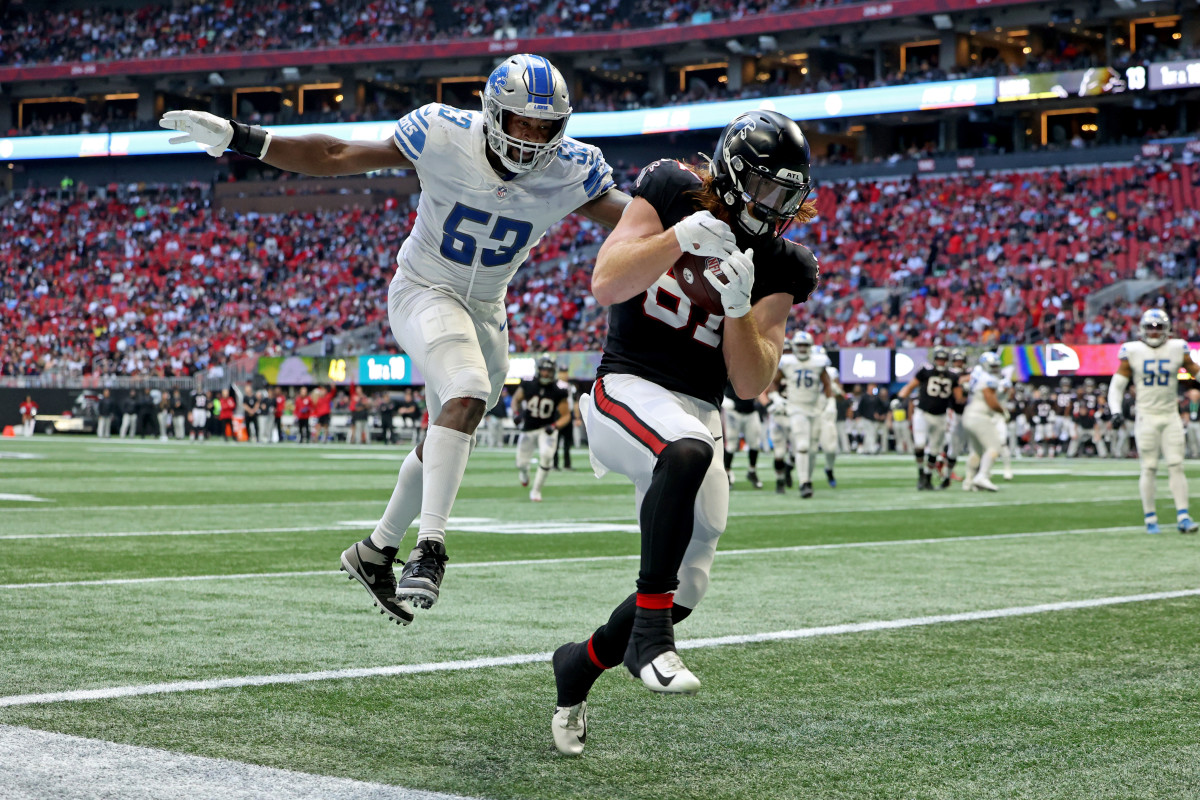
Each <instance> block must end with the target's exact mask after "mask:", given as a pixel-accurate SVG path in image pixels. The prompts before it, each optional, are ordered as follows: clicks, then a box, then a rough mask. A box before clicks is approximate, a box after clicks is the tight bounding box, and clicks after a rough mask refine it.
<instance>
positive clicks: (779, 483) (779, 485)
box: [775, 478, 787, 494]
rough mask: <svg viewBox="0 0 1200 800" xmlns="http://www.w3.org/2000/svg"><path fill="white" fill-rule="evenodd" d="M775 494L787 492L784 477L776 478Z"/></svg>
mask: <svg viewBox="0 0 1200 800" xmlns="http://www.w3.org/2000/svg"><path fill="white" fill-rule="evenodd" d="M775 494H787V489H786V488H785V485H784V481H783V478H776V479H775Z"/></svg>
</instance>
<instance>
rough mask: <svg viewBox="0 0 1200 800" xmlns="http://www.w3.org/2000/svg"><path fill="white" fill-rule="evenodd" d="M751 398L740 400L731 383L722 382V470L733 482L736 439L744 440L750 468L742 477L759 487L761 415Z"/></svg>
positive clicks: (760, 486) (760, 485) (737, 445)
mask: <svg viewBox="0 0 1200 800" xmlns="http://www.w3.org/2000/svg"><path fill="white" fill-rule="evenodd" d="M756 399H757V398H753V399H750V400H743V399H742V398H740V397H738V396H737V392H735V391H734V390H733V385H732V384H729V383H727V384H725V399H724V400H722V401H721V410H722V411H724V412H725V413H724V414H722V417H724V420H725V433H724V436H725V472H726V474H728V475H729V485H730V486H732V485H733V456H734V454H736V453H737V451H738V447H739V446H740V442H741V441H742V440H743V439H745V440H746V458H747V459H748V460H749V462H750V469H748V470H747V471H746V480H748V481H750V487H751V488H753V489H761V488H762V487H763V485H762V481H760V480H759V479H758V448H759V446H760V443H761V442H762V417H760V416H759V415H758V405H757V404H756V402H755V400H756Z"/></svg>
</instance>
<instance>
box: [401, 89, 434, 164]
mask: <svg viewBox="0 0 1200 800" xmlns="http://www.w3.org/2000/svg"><path fill="white" fill-rule="evenodd" d="M435 108H436V106H435V104H433V103H430V104H428V105H423V106H421V107H420V108H418V109H416V110H414V111H410V112H408V113H407V114H405V115H404V116H403V117H401V118H400V119H399V120H397V121H396V129H395V130H394V131H393V132H392V139H393V141H395V143H396V145H397V146H398V147H399V148H400V152H402V153H404V155H406V156H408V160H409V161H411V162H413V164H416V163H417V162H418V161H420V160H421V155H422V153H424V151H425V143H426V141H427V139H428V138H429V126H430V125H431V124H432V123H431V120H432V118H433V116H434V114H433V111H434V109H435Z"/></svg>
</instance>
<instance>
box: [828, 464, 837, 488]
mask: <svg viewBox="0 0 1200 800" xmlns="http://www.w3.org/2000/svg"><path fill="white" fill-rule="evenodd" d="M825 480H826V481H828V482H829V488H830V489H836V488H837V478H835V477H833V470H831V469H829V468H828V467H827V468H826V469H825Z"/></svg>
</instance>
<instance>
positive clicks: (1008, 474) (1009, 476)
mask: <svg viewBox="0 0 1200 800" xmlns="http://www.w3.org/2000/svg"><path fill="white" fill-rule="evenodd" d="M1012 479H1013V472H1012V470H1011V469H1006V470H1004V480H1006V481H1011V480H1012Z"/></svg>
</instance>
